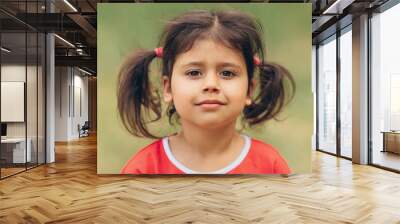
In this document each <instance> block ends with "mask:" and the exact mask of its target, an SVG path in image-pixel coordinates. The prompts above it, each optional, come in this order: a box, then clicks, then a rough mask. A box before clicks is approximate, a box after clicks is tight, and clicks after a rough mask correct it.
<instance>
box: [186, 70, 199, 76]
mask: <svg viewBox="0 0 400 224" xmlns="http://www.w3.org/2000/svg"><path fill="white" fill-rule="evenodd" d="M186 75H187V76H189V77H198V76H200V72H199V71H196V70H195V71H189V72H187V73H186Z"/></svg>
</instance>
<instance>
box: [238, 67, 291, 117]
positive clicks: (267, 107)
mask: <svg viewBox="0 0 400 224" xmlns="http://www.w3.org/2000/svg"><path fill="white" fill-rule="evenodd" d="M259 70H260V77H259V84H260V91H259V94H258V95H257V96H256V97H255V99H254V100H253V103H252V104H251V105H249V106H246V107H245V109H244V118H245V119H246V120H248V122H249V124H250V125H254V124H258V123H261V122H263V121H267V120H270V119H272V118H275V117H276V115H277V114H279V113H280V112H281V110H282V108H283V106H285V105H286V104H287V103H289V102H290V100H292V99H293V96H294V92H295V89H296V85H295V82H294V79H293V77H292V75H291V74H290V72H289V71H288V70H287V69H286V68H284V67H283V66H281V65H279V64H275V63H261V64H260V65H259ZM286 82H288V83H286Z"/></svg>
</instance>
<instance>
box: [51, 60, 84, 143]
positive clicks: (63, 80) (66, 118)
mask: <svg viewBox="0 0 400 224" xmlns="http://www.w3.org/2000/svg"><path fill="white" fill-rule="evenodd" d="M55 85H56V92H55V123H56V131H55V140H56V141H70V140H73V139H77V138H79V133H78V124H80V125H81V126H82V125H83V124H84V123H85V121H87V120H88V78H87V77H86V76H84V74H83V73H82V72H80V71H79V70H77V69H76V68H72V67H56V84H55ZM80 107H81V108H80Z"/></svg>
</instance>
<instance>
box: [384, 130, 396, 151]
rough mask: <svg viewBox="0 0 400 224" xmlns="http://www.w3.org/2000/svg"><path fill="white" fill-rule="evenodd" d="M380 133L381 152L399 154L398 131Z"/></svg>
mask: <svg viewBox="0 0 400 224" xmlns="http://www.w3.org/2000/svg"><path fill="white" fill-rule="evenodd" d="M381 133H383V150H382V152H393V153H397V154H400V131H382V132H381Z"/></svg>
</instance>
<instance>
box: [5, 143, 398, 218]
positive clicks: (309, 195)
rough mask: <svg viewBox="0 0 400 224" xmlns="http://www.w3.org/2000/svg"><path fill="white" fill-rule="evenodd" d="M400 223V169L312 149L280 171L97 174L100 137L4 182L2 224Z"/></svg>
mask: <svg viewBox="0 0 400 224" xmlns="http://www.w3.org/2000/svg"><path fill="white" fill-rule="evenodd" d="M44 222H48V223H119V224H120V223H374V224H375V223H385V224H386V223H400V175H399V174H396V173H392V172H388V171H384V170H381V169H378V168H374V167H370V166H360V165H352V164H351V162H350V161H348V160H344V159H338V158H336V157H333V156H330V155H327V154H323V153H320V152H315V153H314V154H313V172H312V173H311V174H302V175H294V176H290V177H288V178H284V177H280V176H257V175H251V176H249V175H236V176H219V177H215V176H214V177H206V176H194V177H190V176H186V177H178V176H167V177H166V176H161V177H160V176H157V177H155V176H153V177H133V176H120V175H114V176H108V175H107V176H99V175H97V174H96V140H95V137H89V138H84V140H81V141H76V142H71V143H69V144H58V145H57V147H56V163H54V164H50V165H45V166H41V167H38V168H35V169H32V170H29V171H27V172H24V173H21V174H18V175H16V176H13V177H9V178H7V179H4V180H2V181H0V223H44Z"/></svg>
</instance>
